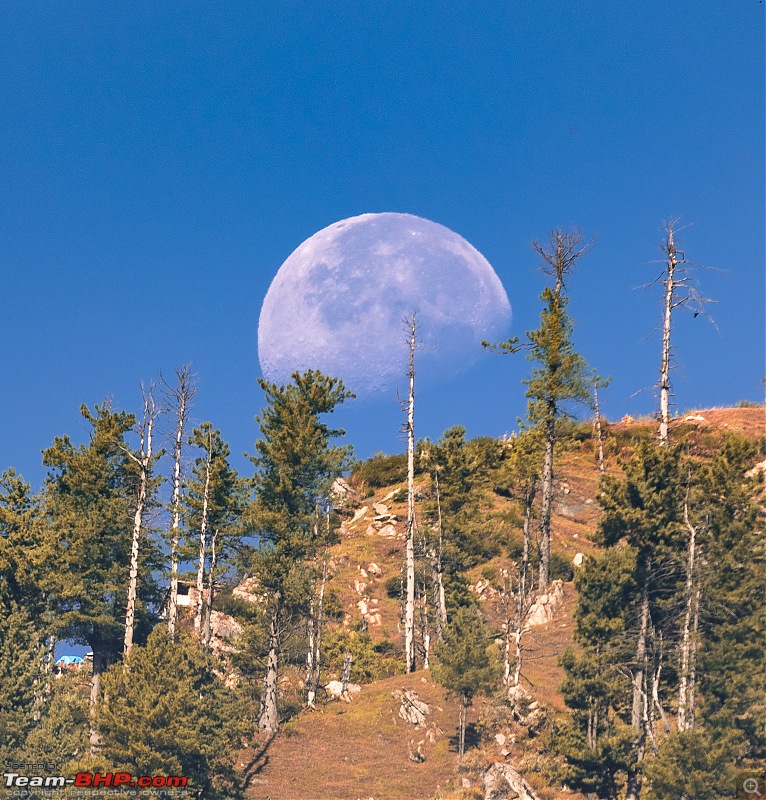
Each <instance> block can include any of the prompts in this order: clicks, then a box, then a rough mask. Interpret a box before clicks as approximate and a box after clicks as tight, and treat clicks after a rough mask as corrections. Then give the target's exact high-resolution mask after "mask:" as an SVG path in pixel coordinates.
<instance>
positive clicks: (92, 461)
mask: <svg viewBox="0 0 766 800" xmlns="http://www.w3.org/2000/svg"><path fill="white" fill-rule="evenodd" d="M82 415H83V417H85V419H86V420H87V422H88V423H89V425H90V426H91V435H90V441H89V442H88V444H87V446H86V445H81V446H80V447H75V446H74V445H73V444H72V442H71V440H70V439H69V437H68V436H63V437H59V438H56V439H55V440H54V443H53V446H52V447H50V448H48V449H47V450H45V451H44V453H43V463H44V464H45V465H46V466H47V467H49V468H50V470H51V471H50V473H49V475H48V478H47V482H46V486H45V493H44V502H45V513H46V515H47V523H48V524H47V525H46V539H45V542H44V545H43V547H42V548H41V550H40V557H41V559H44V560H45V561H47V562H48V563H50V564H55V565H56V569H49V570H46V571H45V574H44V579H43V580H42V586H43V589H44V590H45V591H46V592H47V593H48V595H49V597H50V600H51V602H52V603H53V605H54V608H55V612H56V613H55V626H56V630H57V633H58V636H59V637H60V638H66V639H70V640H72V641H75V642H79V643H82V644H89V645H90V647H91V648H92V650H93V653H94V659H97V660H100V661H101V660H102V661H104V662H106V663H109V662H111V661H114V660H115V659H116V657H117V654H118V653H119V652H120V650H121V648H122V639H123V633H124V623H125V609H126V606H127V589H128V581H127V575H128V565H129V563H130V546H131V535H132V525H133V512H134V510H135V509H134V498H133V493H134V491H135V487H136V468H135V464H134V463H133V462H132V461H131V459H130V458H129V457H128V455H127V452H126V450H127V445H126V444H125V435H126V434H127V433H128V431H129V430H130V429H131V428H132V426H133V423H134V422H135V418H134V417H133V416H132V415H131V414H126V413H124V412H113V411H112V410H111V409H110V408H109V406H108V405H107V404H103V405H101V406H96V409H95V413H91V412H90V411H89V410H88V409H87V408H86V407H85V406H83V407H82ZM154 557H156V551H154V550H153V548H152V547H151V545H150V543H149V542H147V541H144V542H143V543H142V550H141V565H140V568H139V585H138V603H137V607H136V641H139V642H140V641H141V636H142V634H143V636H145V635H146V633H147V631H148V626H149V606H150V604H151V603H152V602H156V601H157V589H156V585H155V583H154V580H153V578H152V566H156V562H155V561H153V560H152V559H153V558H154Z"/></svg>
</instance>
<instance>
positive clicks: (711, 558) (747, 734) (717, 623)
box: [699, 435, 766, 759]
mask: <svg viewBox="0 0 766 800" xmlns="http://www.w3.org/2000/svg"><path fill="white" fill-rule="evenodd" d="M754 458H755V448H754V447H753V445H752V444H751V443H749V442H748V441H746V440H745V439H744V438H742V437H741V436H735V435H733V436H730V437H729V438H728V440H727V441H726V442H725V443H724V445H723V447H722V448H721V450H720V452H719V453H718V454H717V455H716V457H715V458H714V459H713V461H712V463H711V464H710V466H709V468H708V469H707V470H706V471H705V476H704V482H703V485H702V491H701V494H702V495H703V497H704V506H703V508H702V509H701V513H700V515H699V516H700V517H701V519H702V522H704V524H705V526H706V527H707V531H706V535H705V541H704V547H705V548H706V553H705V557H706V564H707V568H706V569H705V571H704V582H705V585H704V598H705V604H704V609H703V610H704V613H703V614H702V615H701V625H702V628H703V633H704V637H703V642H702V649H701V652H700V655H699V662H700V667H701V669H700V691H701V693H702V696H703V697H704V698H705V702H704V705H703V714H704V719H705V721H706V723H707V724H708V726H710V728H711V730H713V731H715V732H716V735H718V736H720V737H723V736H725V735H727V732H728V731H731V730H738V731H740V732H741V733H742V734H743V736H744V740H745V741H746V743H747V745H748V750H749V752H748V755H749V756H750V757H751V758H760V759H763V758H766V639H765V638H764V631H765V630H766V591H764V574H766V542H765V541H764V536H763V516H762V513H759V510H758V507H757V505H756V503H755V501H754V494H755V492H756V491H758V489H759V486H758V485H757V484H756V483H755V481H754V480H753V479H747V478H745V477H744V473H745V471H746V470H747V469H748V468H749V467H750V466H751V465H752V462H753V460H754Z"/></svg>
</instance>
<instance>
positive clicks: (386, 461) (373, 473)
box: [350, 453, 407, 489]
mask: <svg viewBox="0 0 766 800" xmlns="http://www.w3.org/2000/svg"><path fill="white" fill-rule="evenodd" d="M350 480H351V483H352V484H353V486H355V487H357V488H360V489H361V488H362V487H369V488H371V489H380V488H382V487H384V486H391V485H392V484H394V483H402V482H403V481H406V480H407V455H406V453H402V454H401V455H394V456H387V455H384V454H383V453H376V454H375V455H374V456H373V457H372V458H368V459H367V461H357V462H356V463H355V464H354V466H353V467H352V469H351V477H350Z"/></svg>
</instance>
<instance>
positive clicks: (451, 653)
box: [432, 606, 498, 760]
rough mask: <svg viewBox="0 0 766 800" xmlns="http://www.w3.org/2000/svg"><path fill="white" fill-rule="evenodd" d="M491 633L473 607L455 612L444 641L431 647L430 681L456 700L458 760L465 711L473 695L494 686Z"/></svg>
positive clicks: (462, 749)
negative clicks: (435, 660) (433, 661)
mask: <svg viewBox="0 0 766 800" xmlns="http://www.w3.org/2000/svg"><path fill="white" fill-rule="evenodd" d="M491 644H492V634H491V631H490V630H489V626H488V625H487V623H486V621H485V620H484V617H483V616H482V614H481V612H480V611H479V610H478V608H476V607H475V606H474V607H472V608H469V607H463V608H459V609H457V611H456V612H455V613H454V614H453V615H452V617H451V619H450V621H449V622H448V623H447V627H446V628H445V629H444V638H443V640H442V641H441V642H438V643H437V644H436V645H434V652H435V654H436V657H437V658H438V659H439V664H438V665H437V666H436V667H435V668H434V670H433V673H432V674H433V679H434V680H435V681H436V682H437V683H440V684H441V685H442V686H443V687H444V688H445V689H447V690H448V691H449V692H450V693H452V694H456V695H457V696H458V698H459V700H460V718H459V723H458V758H460V759H461V760H462V758H463V754H464V753H465V729H466V716H467V713H468V709H469V708H470V707H471V706H472V705H473V699H474V697H475V696H476V695H477V694H484V693H486V692H489V691H491V690H492V689H493V688H494V686H495V685H496V683H497V678H498V665H497V663H496V659H493V657H492V655H491V654H490V650H489V648H490V646H491Z"/></svg>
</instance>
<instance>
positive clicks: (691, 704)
mask: <svg viewBox="0 0 766 800" xmlns="http://www.w3.org/2000/svg"><path fill="white" fill-rule="evenodd" d="M701 591H702V590H701V588H700V585H699V583H698V584H697V591H696V592H695V593H694V605H693V607H692V646H691V651H690V653H689V682H688V685H687V687H686V728H687V730H691V729H692V728H693V727H694V717H695V712H696V695H697V633H698V630H699V608H700V594H701Z"/></svg>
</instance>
